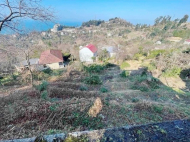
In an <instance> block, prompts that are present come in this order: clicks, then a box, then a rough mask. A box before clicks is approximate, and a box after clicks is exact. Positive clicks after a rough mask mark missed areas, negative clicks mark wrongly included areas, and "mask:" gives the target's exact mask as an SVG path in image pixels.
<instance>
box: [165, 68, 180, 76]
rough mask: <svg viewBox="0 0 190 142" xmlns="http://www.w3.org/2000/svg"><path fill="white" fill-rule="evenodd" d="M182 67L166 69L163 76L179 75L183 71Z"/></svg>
mask: <svg viewBox="0 0 190 142" xmlns="http://www.w3.org/2000/svg"><path fill="white" fill-rule="evenodd" d="M181 71H182V70H181V68H180V67H173V68H171V69H166V70H165V71H164V72H163V73H162V76H164V77H177V76H179V75H180V73H181Z"/></svg>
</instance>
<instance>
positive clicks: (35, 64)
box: [15, 58, 43, 72]
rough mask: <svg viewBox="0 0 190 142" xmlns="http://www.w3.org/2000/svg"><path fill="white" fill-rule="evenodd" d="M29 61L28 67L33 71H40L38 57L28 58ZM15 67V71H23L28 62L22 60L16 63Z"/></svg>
mask: <svg viewBox="0 0 190 142" xmlns="http://www.w3.org/2000/svg"><path fill="white" fill-rule="evenodd" d="M29 62H30V67H31V69H32V70H33V71H41V70H43V66H42V65H39V59H38V58H33V59H30V60H29ZM15 68H16V70H17V71H19V72H22V71H24V70H25V69H27V68H28V63H27V61H26V60H25V61H22V62H20V63H18V64H15Z"/></svg>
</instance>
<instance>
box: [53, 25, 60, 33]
mask: <svg viewBox="0 0 190 142" xmlns="http://www.w3.org/2000/svg"><path fill="white" fill-rule="evenodd" d="M62 29H63V27H62V26H61V25H60V24H55V25H54V26H53V29H51V31H52V32H54V33H56V32H58V31H61V30H62Z"/></svg>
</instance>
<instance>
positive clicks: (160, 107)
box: [153, 105, 163, 113]
mask: <svg viewBox="0 0 190 142" xmlns="http://www.w3.org/2000/svg"><path fill="white" fill-rule="evenodd" d="M153 110H154V111H155V112H157V113H162V111H163V106H161V105H154V106H153Z"/></svg>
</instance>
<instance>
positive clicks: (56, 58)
mask: <svg viewBox="0 0 190 142" xmlns="http://www.w3.org/2000/svg"><path fill="white" fill-rule="evenodd" d="M39 64H41V65H43V66H44V68H47V67H49V68H51V69H60V68H64V67H65V65H64V63H63V55H62V52H61V50H55V49H50V50H46V51H44V52H42V53H41V56H40V60H39Z"/></svg>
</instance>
